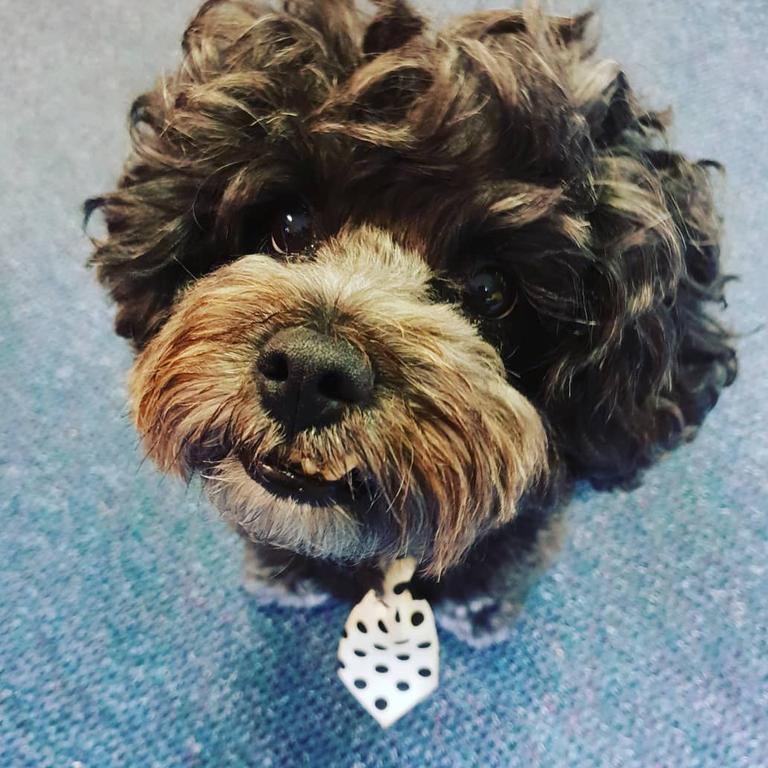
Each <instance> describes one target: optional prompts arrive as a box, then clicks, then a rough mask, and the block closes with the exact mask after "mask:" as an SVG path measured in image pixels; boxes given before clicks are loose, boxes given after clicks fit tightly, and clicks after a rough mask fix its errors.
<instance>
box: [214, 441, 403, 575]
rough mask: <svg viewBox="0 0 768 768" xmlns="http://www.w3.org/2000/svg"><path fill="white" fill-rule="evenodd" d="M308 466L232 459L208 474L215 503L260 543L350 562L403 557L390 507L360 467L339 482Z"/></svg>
mask: <svg viewBox="0 0 768 768" xmlns="http://www.w3.org/2000/svg"><path fill="white" fill-rule="evenodd" d="M305 467H306V469H304V470H302V469H300V466H297V465H296V464H295V463H291V462H288V461H286V460H285V459H284V458H278V457H277V455H275V454H267V455H266V456H264V457H259V458H254V457H252V456H245V455H244V456H242V457H241V456H238V455H235V454H230V455H229V456H228V457H226V458H225V459H224V460H222V461H220V462H219V463H218V464H217V466H216V468H215V469H214V470H213V471H211V470H210V469H209V470H207V471H205V472H204V473H203V477H204V482H205V485H206V489H207V492H208V495H209V497H210V498H211V501H212V502H213V504H214V506H215V507H216V508H217V509H218V510H219V512H220V513H221V514H222V516H223V517H224V518H225V519H227V520H228V521H229V522H231V523H232V524H234V525H235V526H236V527H237V528H238V529H239V530H241V531H242V532H243V533H245V534H246V535H247V536H248V537H249V538H251V539H252V540H254V541H258V542H262V543H268V544H271V545H273V546H276V547H278V548H281V549H288V550H291V551H293V552H296V553H298V554H302V555H306V556H310V557H317V558H322V559H327V560H333V561H336V562H339V563H344V564H354V563H361V562H365V561H370V560H372V559H377V558H379V557H381V556H383V555H385V554H387V555H390V556H394V555H396V554H398V553H401V547H402V539H401V537H400V536H399V535H398V531H397V529H396V527H395V526H393V524H392V520H391V516H390V515H388V514H386V513H387V510H388V505H387V504H386V503H385V502H384V501H383V500H382V497H381V493H380V492H379V490H378V488H377V487H376V485H375V483H373V481H372V479H371V478H370V477H369V475H368V474H367V473H365V472H364V470H363V469H362V468H361V467H359V466H355V467H351V468H348V469H347V471H346V472H340V473H338V476H336V477H333V476H330V477H329V476H327V473H326V475H324V474H323V473H319V472H315V473H312V472H309V471H307V470H308V469H309V468H310V467H308V466H307V465H306V464H305Z"/></svg>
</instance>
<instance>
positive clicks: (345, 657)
mask: <svg viewBox="0 0 768 768" xmlns="http://www.w3.org/2000/svg"><path fill="white" fill-rule="evenodd" d="M415 569H416V561H415V560H414V559H413V558H405V559H402V560H395V561H394V562H393V563H392V565H391V566H390V567H389V569H388V570H387V572H386V574H385V575H384V588H383V592H382V594H381V595H377V594H376V592H375V590H373V589H372V590H370V591H369V592H368V593H367V594H366V596H365V597H364V598H363V599H362V600H361V601H360V602H359V603H358V604H357V605H356V606H355V607H354V608H353V609H352V612H351V613H350V614H349V618H348V619H347V623H346V625H345V627H344V634H343V636H342V638H341V642H340V643H339V652H338V658H339V677H340V678H341V681H342V682H343V683H344V685H345V686H346V687H347V689H348V690H349V692H350V693H351V694H352V695H353V696H354V697H355V698H356V699H357V700H358V701H359V702H360V703H361V704H362V705H363V707H365V709H366V710H368V713H369V714H370V715H371V716H372V717H374V718H375V720H376V721H377V722H378V724H379V725H380V726H381V727H382V728H388V727H389V726H390V725H392V723H394V722H395V720H398V719H399V718H401V717H402V716H403V715H404V714H405V713H406V712H408V711H410V710H411V709H413V708H414V707H415V706H416V705H417V704H418V703H419V702H420V701H423V700H424V699H426V698H427V696H429V694H430V693H432V691H434V690H435V688H437V683H438V664H439V660H440V649H439V646H438V642H437V630H436V629H435V617H434V616H433V615H432V609H431V608H430V607H429V603H428V602H427V601H426V600H414V599H413V597H412V595H411V593H410V590H409V588H408V587H409V584H408V583H409V581H410V580H411V577H412V576H413V573H414V571H415Z"/></svg>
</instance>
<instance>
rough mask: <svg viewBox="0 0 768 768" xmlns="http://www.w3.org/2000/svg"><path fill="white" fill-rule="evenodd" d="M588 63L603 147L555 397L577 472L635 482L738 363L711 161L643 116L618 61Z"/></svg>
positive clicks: (591, 103)
mask: <svg viewBox="0 0 768 768" xmlns="http://www.w3.org/2000/svg"><path fill="white" fill-rule="evenodd" d="M593 66H595V67H596V71H593V72H592V73H591V75H590V76H589V80H588V82H586V83H581V87H580V89H579V87H577V88H576V89H575V92H576V94H577V95H579V96H580V99H581V101H580V104H579V106H580V108H581V109H582V110H583V114H584V116H585V117H586V119H587V121H588V124H589V129H590V133H591V138H592V142H593V146H594V153H593V156H592V162H591V167H590V171H589V173H588V178H587V181H586V183H585V185H584V189H583V190H582V191H581V192H580V194H581V195H582V199H581V203H580V204H581V205H582V206H583V210H582V215H583V216H584V217H585V218H586V220H587V221H588V223H589V231H590V242H589V246H588V248H587V249H585V251H584V254H583V257H582V258H583V260H582V263H581V266H580V267H578V268H574V272H573V274H574V276H575V277H577V285H576V287H575V290H577V291H578V292H579V294H580V295H581V296H582V297H583V300H582V301H583V311H584V318H585V323H584V324H583V325H582V326H581V327H580V328H579V330H577V331H575V332H574V334H573V336H572V337H571V338H570V339H568V338H565V337H564V335H562V334H561V336H560V339H561V345H560V353H559V354H560V358H559V359H558V360H557V362H556V364H555V365H553V366H552V368H551V370H550V375H549V380H548V382H547V387H548V396H547V398H546V402H547V403H548V408H547V410H548V415H549V418H550V421H551V423H552V425H553V429H554V430H555V433H556V434H557V439H558V441H559V442H560V447H561V451H562V452H563V454H564V455H565V456H566V458H567V459H568V461H569V462H570V463H571V465H572V466H573V467H574V469H575V471H576V472H577V473H578V474H581V475H586V476H588V477H590V478H591V479H592V480H593V481H595V482H596V483H605V484H613V483H623V484H631V483H633V482H634V481H635V478H636V476H637V474H638V470H641V469H642V468H643V467H644V466H646V465H647V464H649V463H650V462H651V461H652V460H653V459H654V458H655V457H656V456H657V455H658V453H659V452H660V451H662V450H665V449H669V448H672V447H674V446H675V445H677V444H678V443H680V442H681V441H684V440H688V439H690V438H691V437H692V436H693V435H694V434H695V431H696V429H697V427H698V426H699V425H700V424H701V423H702V421H703V420H704V418H705V416H706V414H707V413H708V412H709V410H710V409H711V408H712V407H713V406H714V404H715V402H716V401H717V399H718V396H719V393H720V391H721V390H722V388H723V387H725V386H727V385H728V384H730V383H731V382H732V381H733V379H734V377H735V375H736V358H735V352H734V349H733V347H732V339H731V337H730V335H729V334H728V333H727V332H726V331H725V330H724V329H723V328H722V327H721V325H720V324H719V322H718V321H717V320H715V319H714V318H713V317H712V316H711V314H710V312H711V311H712V310H713V308H714V307H715V305H718V304H720V305H723V304H724V297H723V288H724V285H725V283H726V282H727V277H726V276H724V275H723V274H722V272H721V267H720V252H719V238H720V220H719V217H718V215H717V212H716V210H715V206H714V203H713V194H712V184H711V167H710V166H711V165H712V164H711V163H708V162H691V161H690V160H688V159H687V158H685V157H684V156H683V155H681V154H680V153H677V152H674V151H671V150H670V149H669V148H668V147H667V146H666V138H665V135H664V124H665V118H663V117H662V116H660V115H657V114H654V113H649V112H644V111H642V110H641V109H640V108H639V107H638V105H637V103H636V101H635V98H634V96H633V94H632V93H631V90H630V88H629V84H628V81H627V78H626V77H625V76H624V74H623V73H622V72H621V71H619V70H618V68H617V67H615V65H613V64H610V63H609V64H602V65H601V64H598V65H594V64H593ZM582 72H583V70H582ZM577 85H578V84H577ZM565 333H567V331H566V332H565Z"/></svg>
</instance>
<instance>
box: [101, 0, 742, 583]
mask: <svg viewBox="0 0 768 768" xmlns="http://www.w3.org/2000/svg"><path fill="white" fill-rule="evenodd" d="M380 5H381V9H380V13H379V14H378V16H376V17H375V18H374V19H373V20H371V19H366V18H364V17H363V15H362V14H361V13H359V12H358V11H356V9H355V8H354V6H353V4H352V3H351V2H346V0H327V1H326V2H306V3H290V7H289V8H288V9H287V10H286V11H281V12H271V11H269V10H268V9H265V8H264V7H263V6H261V5H260V4H256V3H248V2H227V1H226V0H224V1H223V2H210V1H209V2H207V3H206V4H205V5H204V6H203V8H202V9H201V11H200V13H199V14H198V16H197V17H196V18H195V19H194V20H193V22H192V24H191V25H190V27H189V29H188V30H187V33H186V35H185V37H184V49H185V59H184V63H183V65H182V66H181V68H180V70H179V71H178V72H177V73H176V74H174V75H173V76H172V77H170V78H168V79H166V80H165V81H163V82H162V83H161V84H160V85H158V87H157V88H156V89H155V90H154V91H152V92H150V93H148V94H146V95H145V96H143V97H141V98H140V99H139V100H138V101H137V102H136V104H135V105H134V108H133V110H132V135H133V140H134V153H133V155H132V157H131V159H130V161H129V163H128V165H127V167H126V172H125V175H124V177H123V179H122V180H121V184H120V188H119V189H118V190H117V191H116V192H114V193H112V194H110V195H106V196H104V197H102V198H98V199H96V200H95V201H92V203H91V207H92V208H96V207H102V208H103V209H104V211H105V214H106V219H107V224H108V228H109V235H108V237H107V238H106V239H105V240H104V241H102V242H100V243H98V244H97V250H96V253H95V256H94V261H95V262H96V264H97V265H98V270H99V276H100V278H101V279H102V281H103V282H104V283H105V284H106V285H107V286H108V287H109V289H110V290H111V292H112V295H113V296H114V298H115V299H116V300H117V302H118V305H119V311H118V331H119V332H120V333H122V334H123V335H126V336H129V337H131V338H132V339H133V341H134V343H135V346H136V349H137V358H136V363H135V366H134V369H133V373H132V377H131V398H132V403H133V410H134V414H135V419H136V423H137V426H138V428H139V430H140V432H141V434H142V436H143V438H144V441H145V444H146V447H147V450H148V453H149V454H150V456H152V458H153V459H154V460H155V461H156V462H157V463H158V465H159V466H160V467H161V468H162V469H164V470H166V471H175V472H178V473H180V474H182V475H189V474H192V473H195V472H197V473H200V474H201V475H202V476H203V477H204V478H205V483H206V484H207V486H208V489H209V492H210V496H211V498H212V499H213V500H214V503H215V504H216V505H217V506H218V507H219V509H220V510H221V511H222V512H223V513H224V514H226V515H227V516H228V517H229V518H230V519H232V520H234V521H235V522H236V523H238V524H239V525H240V526H241V527H242V529H243V530H244V531H245V532H246V533H248V534H249V535H250V536H252V537H253V538H255V539H258V540H264V541H269V542H271V543H273V544H275V545H277V546H281V547H286V548H289V549H293V550H296V551H300V552H303V553H306V554H310V555H315V556H318V557H327V558H331V559H335V560H339V561H344V562H360V561H363V560H366V559H372V558H376V557H379V556H381V555H388V556H393V555H396V554H403V553H406V552H408V553H411V554H415V555H416V556H417V557H419V559H420V560H421V561H422V563H423V565H424V568H425V570H426V571H427V572H429V573H432V574H433V575H436V574H439V573H440V572H441V571H442V570H444V569H445V568H447V567H449V566H450V565H451V564H453V563H455V562H456V561H457V560H458V559H459V558H460V557H461V555H462V553H463V552H464V551H466V549H467V548H468V547H469V546H470V545H471V543H472V542H473V541H474V540H476V538H477V537H478V536H480V535H481V534H483V533H485V532H487V531H489V530H491V529H493V528H494V527H495V526H498V525H500V524H503V523H504V522H506V521H509V520H511V519H512V518H513V517H514V516H515V514H516V511H517V509H518V507H519V505H520V503H521V499H530V498H532V497H535V496H540V495H541V494H542V493H544V491H545V490H546V489H547V488H548V486H549V485H550V484H551V483H552V482H553V480H552V478H553V477H558V478H559V477H562V475H563V474H564V473H563V472H562V471H561V469H562V468H566V469H569V470H570V473H566V474H571V475H572V474H577V473H583V474H585V475H588V476H592V477H593V478H598V479H600V478H604V479H619V480H622V479H627V478H631V477H632V476H633V475H634V474H635V473H636V471H637V470H638V469H639V468H641V467H642V466H643V465H644V464H646V463H647V462H648V461H649V459H650V458H651V457H652V456H653V455H654V452H655V450H656V446H658V445H659V444H660V443H671V442H673V441H674V439H675V438H676V437H678V436H680V435H682V434H684V433H685V431H686V430H688V429H690V427H691V425H695V424H698V423H699V422H700V420H701V418H702V417H703V414H704V413H705V412H706V410H708V408H709V407H711V405H712V404H713V402H712V398H713V397H716V394H717V391H719V388H720V387H721V386H722V385H723V384H725V383H727V381H728V380H729V379H730V378H731V377H732V355H731V353H730V350H728V348H727V346H726V345H725V343H724V337H723V334H722V332H721V331H720V329H719V327H717V326H716V324H714V323H712V321H710V320H708V319H707V318H706V317H705V316H704V315H703V312H702V309H701V307H702V304H703V302H705V301H707V300H711V299H715V300H716V299H718V298H719V297H720V286H721V282H722V281H721V279H720V278H719V276H718V268H717V249H716V232H715V226H714V223H713V218H714V217H713V215H712V212H711V210H710V204H709V196H708V192H707V182H706V177H705V172H704V170H703V169H702V168H701V167H700V166H698V165H695V164H691V163H688V162H687V161H686V160H684V159H683V158H682V157H680V156H679V155H676V154H673V153H671V152H669V151H667V150H662V149H660V148H659V147H658V146H657V144H658V141H659V139H660V137H661V135H662V126H661V124H660V121H659V118H658V117H657V116H656V115H654V114H651V113H647V112H642V111H641V110H640V109H639V108H638V107H637V105H636V104H635V102H634V99H633V98H632V96H631V94H630V92H629V89H628V87H627V84H626V81H625V79H624V77H623V75H622V74H621V73H620V72H619V71H618V69H617V68H616V67H615V66H614V65H612V64H610V63H607V62H596V61H594V60H593V59H592V58H591V57H590V56H589V50H588V48H589V46H588V45H587V44H586V43H585V42H583V39H582V35H583V27H584V24H585V22H586V19H577V20H562V19H545V18H544V17H543V16H541V15H539V14H537V13H529V14H523V13H520V12H509V13H490V14H481V15H473V16H470V17H466V18H464V19H461V20H459V22H457V23H455V24H454V25H453V26H451V27H449V28H447V29H446V30H444V31H442V32H439V33H436V34H435V33H431V32H428V31H426V30H425V26H424V23H423V21H422V19H421V18H420V17H418V16H417V15H416V14H415V13H414V12H412V11H411V10H410V9H409V8H408V7H406V6H405V5H404V4H402V3H400V2H397V1H393V2H388V3H381V4H380ZM684 354H689V357H690V360H688V359H684V357H683V355H684ZM688 362H690V365H692V366H694V367H695V366H698V369H697V370H698V371H699V374H697V375H698V379H696V381H693V379H691V376H692V375H693V374H692V373H691V370H690V368H689V367H686V365H687V363H688ZM704 371H706V372H707V376H711V375H712V376H713V375H714V374H712V372H713V371H716V372H717V375H716V376H715V379H716V381H715V382H714V383H712V384H711V385H709V384H708V385H707V387H705V388H704V390H706V391H704V390H702V387H701V386H698V384H700V382H701V380H702V377H703V372H704ZM703 378H706V377H703ZM694 385H696V386H694ZM697 387H698V388H697ZM529 503H532V502H529Z"/></svg>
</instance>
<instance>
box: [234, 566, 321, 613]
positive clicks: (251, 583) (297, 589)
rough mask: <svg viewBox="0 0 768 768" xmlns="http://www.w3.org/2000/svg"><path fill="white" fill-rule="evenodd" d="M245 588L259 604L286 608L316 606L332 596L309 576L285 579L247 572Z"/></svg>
mask: <svg viewBox="0 0 768 768" xmlns="http://www.w3.org/2000/svg"><path fill="white" fill-rule="evenodd" d="M243 589H244V590H245V591H246V592H247V593H248V594H249V595H252V596H253V598H254V599H255V600H256V602H257V603H259V605H279V606H284V607H286V608H315V607H316V606H318V605H322V604H323V603H325V602H326V601H327V600H328V599H329V597H330V595H329V594H328V592H326V591H325V590H324V589H323V588H322V586H321V585H319V584H317V583H316V582H314V581H312V580H311V579H307V578H305V579H298V580H291V581H283V580H281V579H264V578H263V577H262V576H254V575H251V574H248V573H246V574H245V576H244V577H243Z"/></svg>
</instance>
